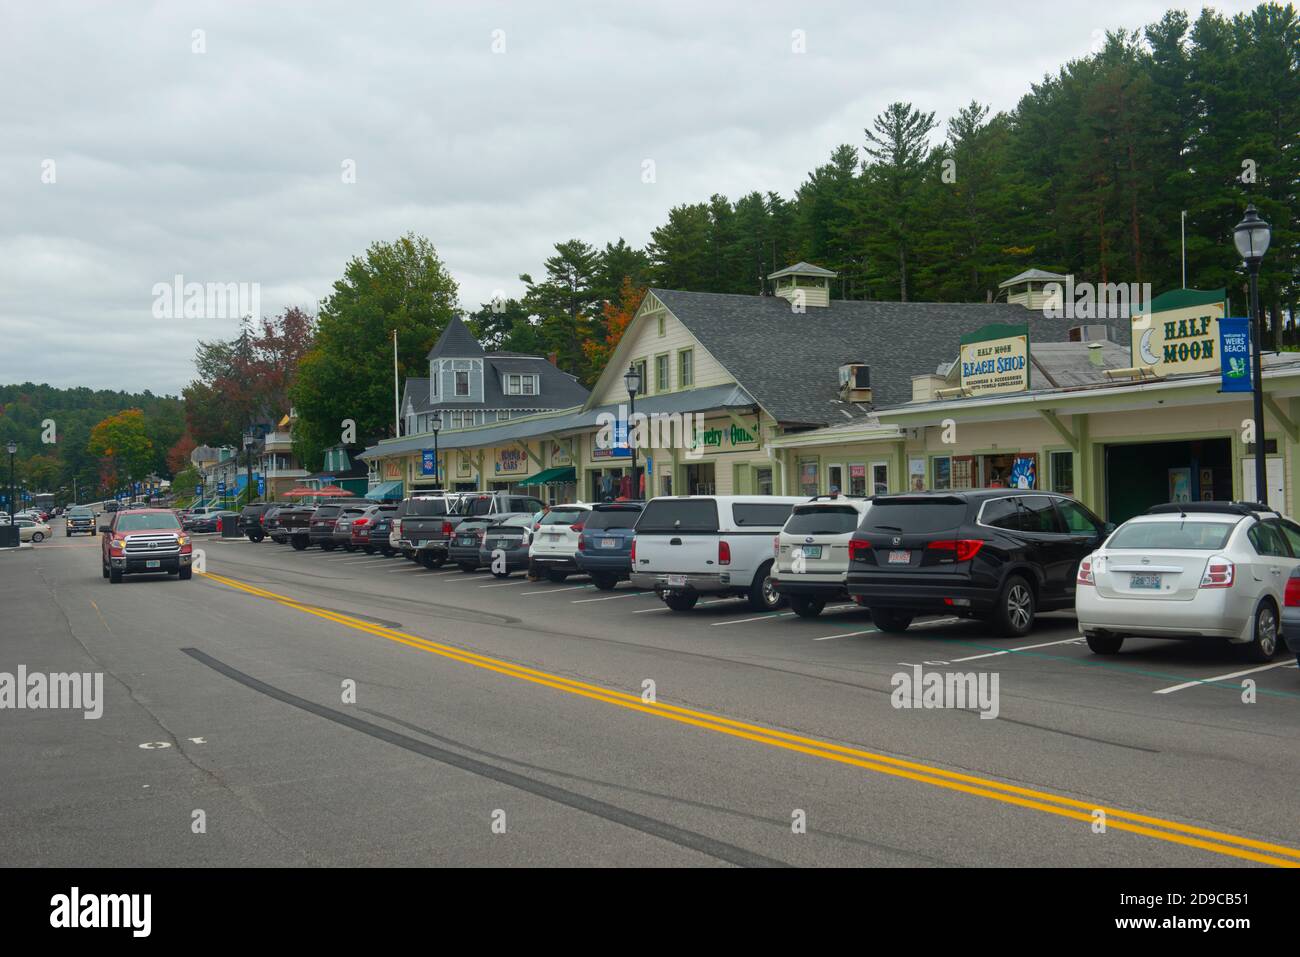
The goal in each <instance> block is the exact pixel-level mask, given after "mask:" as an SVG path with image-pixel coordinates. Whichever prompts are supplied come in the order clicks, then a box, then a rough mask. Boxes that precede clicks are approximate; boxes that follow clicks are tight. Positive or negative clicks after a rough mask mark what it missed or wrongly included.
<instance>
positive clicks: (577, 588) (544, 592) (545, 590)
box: [524, 578, 595, 598]
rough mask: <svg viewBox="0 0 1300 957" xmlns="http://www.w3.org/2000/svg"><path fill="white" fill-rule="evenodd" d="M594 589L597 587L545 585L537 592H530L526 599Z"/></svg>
mask: <svg viewBox="0 0 1300 957" xmlns="http://www.w3.org/2000/svg"><path fill="white" fill-rule="evenodd" d="M527 580H528V579H526V578H525V579H524V581H527ZM594 587H595V586H594V585H570V586H569V587H568V588H547V587H545V586H544V585H540V586H538V588H537V590H536V591H533V592H529V593H528V594H527V595H525V596H524V597H525V598H530V597H532V596H533V595H555V594H558V593H560V592H562V591H581V590H582V589H584V588H594Z"/></svg>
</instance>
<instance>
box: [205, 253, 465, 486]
mask: <svg viewBox="0 0 1300 957" xmlns="http://www.w3.org/2000/svg"><path fill="white" fill-rule="evenodd" d="M456 296H457V286H456V281H455V280H454V279H452V277H451V274H450V273H449V272H448V271H447V268H446V266H445V265H444V264H443V262H442V260H441V259H440V258H439V257H438V252H437V250H436V249H435V248H434V247H433V244H432V243H431V242H429V240H428V239H425V238H424V237H422V236H416V235H414V234H408V235H406V236H403V237H402V238H401V239H398V240H396V241H395V242H391V243H385V242H377V243H374V244H373V245H372V246H371V247H370V248H369V249H368V250H366V253H365V255H364V256H358V257H355V258H353V259H352V260H351V261H349V262H348V264H347V266H346V267H345V268H344V271H343V277H342V278H341V279H339V280H337V281H336V282H335V283H334V291H333V293H332V294H331V295H330V296H329V298H327V299H326V300H325V301H324V302H323V303H322V304H321V309H320V315H319V317H318V318H317V321H316V336H315V340H314V342H313V344H312V346H311V348H310V349H309V350H308V351H307V353H306V355H304V356H303V358H302V361H301V362H300V363H299V364H298V372H297V379H296V381H294V382H293V384H292V385H291V386H290V388H289V397H290V399H291V401H292V403H293V405H294V406H295V408H296V409H297V412H298V422H297V425H296V426H295V429H294V445H295V452H296V453H297V454H298V457H299V459H300V461H302V462H303V463H304V465H305V467H307V468H316V467H319V465H320V464H321V462H322V459H323V453H324V450H325V449H327V448H330V447H331V446H334V445H337V444H339V442H340V441H341V439H342V438H343V428H344V427H343V425H342V423H343V421H344V420H347V419H351V420H353V421H354V422H355V423H356V439H357V441H358V442H363V443H365V442H371V441H376V440H378V439H381V438H384V437H386V436H390V435H392V433H393V330H397V353H398V373H399V376H400V378H401V379H402V380H404V379H405V378H406V377H407V376H422V375H427V374H428V361H427V357H428V353H429V350H430V349H431V348H432V347H433V344H434V343H435V342H436V341H437V339H438V336H439V334H441V332H442V330H443V329H444V328H445V327H446V325H447V322H448V321H449V320H450V319H451V316H452V314H453V313H454V312H455V310H456ZM197 437H198V436H197V435H196V436H195V438H197Z"/></svg>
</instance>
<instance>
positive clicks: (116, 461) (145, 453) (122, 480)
mask: <svg viewBox="0 0 1300 957" xmlns="http://www.w3.org/2000/svg"><path fill="white" fill-rule="evenodd" d="M86 448H87V450H88V451H89V452H90V453H91V454H92V455H97V456H99V459H100V476H101V480H102V482H101V487H102V490H103V491H105V492H111V491H114V490H115V489H117V488H119V487H121V486H123V485H125V484H126V483H128V482H133V481H139V480H141V479H143V478H144V477H145V476H146V475H148V474H149V471H150V466H151V465H152V463H153V461H154V455H153V452H154V444H153V441H152V440H151V439H150V438H149V430H148V426H147V423H146V421H145V417H144V412H143V411H141V410H140V409H126V410H124V411H122V412H118V413H116V414H114V415H110V416H106V417H105V418H103V419H101V420H100V421H99V422H97V423H96V424H95V427H94V428H92V429H91V430H90V441H89V442H88V443H87V445H86Z"/></svg>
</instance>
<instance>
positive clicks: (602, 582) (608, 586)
mask: <svg viewBox="0 0 1300 957" xmlns="http://www.w3.org/2000/svg"><path fill="white" fill-rule="evenodd" d="M591 583H592V584H593V585H595V586H596V587H597V588H599V589H600V590H601V591H613V590H614V589H615V588H617V587H618V579H617V578H615V577H614V576H613V575H592V576H591Z"/></svg>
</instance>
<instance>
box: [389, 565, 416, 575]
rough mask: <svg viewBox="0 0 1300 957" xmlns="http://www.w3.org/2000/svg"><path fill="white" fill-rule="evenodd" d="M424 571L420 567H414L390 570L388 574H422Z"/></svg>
mask: <svg viewBox="0 0 1300 957" xmlns="http://www.w3.org/2000/svg"><path fill="white" fill-rule="evenodd" d="M422 571H424V569H423V568H421V567H420V566H419V565H412V566H411V567H410V568H390V569H388V574H390V575H396V574H397V573H398V572H422Z"/></svg>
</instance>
